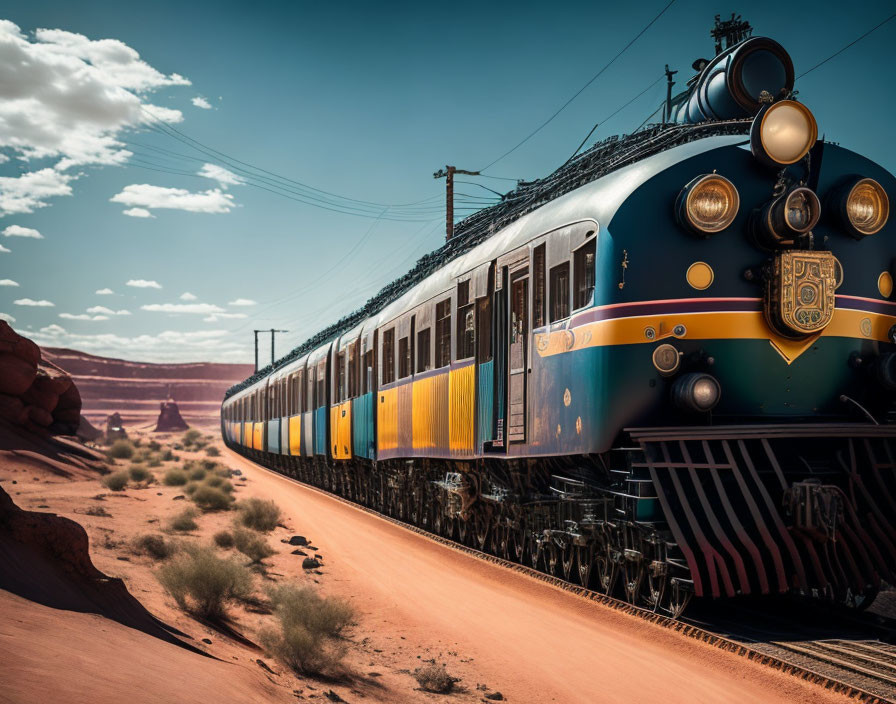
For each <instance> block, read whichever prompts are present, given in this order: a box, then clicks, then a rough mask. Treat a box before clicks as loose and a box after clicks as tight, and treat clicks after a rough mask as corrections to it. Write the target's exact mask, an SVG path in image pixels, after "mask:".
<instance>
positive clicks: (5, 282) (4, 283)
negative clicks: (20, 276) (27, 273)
mask: <svg viewBox="0 0 896 704" xmlns="http://www.w3.org/2000/svg"><path fill="white" fill-rule="evenodd" d="M18 285H19V284H18V283H17V282H15V281H13V280H12V279H0V286H18Z"/></svg>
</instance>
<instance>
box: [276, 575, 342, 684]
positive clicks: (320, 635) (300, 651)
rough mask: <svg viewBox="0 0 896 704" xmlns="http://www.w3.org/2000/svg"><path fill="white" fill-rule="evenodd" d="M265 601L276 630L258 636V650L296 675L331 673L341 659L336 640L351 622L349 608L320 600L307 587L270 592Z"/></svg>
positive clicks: (340, 649)
mask: <svg viewBox="0 0 896 704" xmlns="http://www.w3.org/2000/svg"><path fill="white" fill-rule="evenodd" d="M269 597H270V599H271V605H272V606H273V608H274V615H275V616H276V617H277V620H278V621H279V626H280V627H279V629H276V628H267V629H265V630H263V631H262V632H261V633H259V639H260V641H261V644H262V647H264V649H265V650H266V651H267V652H268V653H269V654H270V655H271V656H273V657H275V658H277V659H278V660H279V661H280V662H282V663H283V664H284V665H286V666H287V667H291V668H293V669H294V670H297V671H298V672H302V673H306V674H316V673H321V672H329V671H333V670H335V669H336V668H337V667H338V666H339V664H340V662H341V660H342V658H343V657H345V652H346V649H345V646H344V644H343V643H342V642H341V640H340V636H341V635H342V634H343V633H344V632H345V630H346V629H347V628H348V626H349V625H350V624H351V622H352V619H353V618H354V613H353V612H352V609H351V607H350V606H348V604H346V603H345V602H343V601H340V600H338V599H333V598H327V597H322V596H320V595H319V594H318V593H317V592H316V591H314V590H313V589H311V588H310V587H298V586H294V585H286V586H282V587H277V588H275V589H272V590H270V592H269Z"/></svg>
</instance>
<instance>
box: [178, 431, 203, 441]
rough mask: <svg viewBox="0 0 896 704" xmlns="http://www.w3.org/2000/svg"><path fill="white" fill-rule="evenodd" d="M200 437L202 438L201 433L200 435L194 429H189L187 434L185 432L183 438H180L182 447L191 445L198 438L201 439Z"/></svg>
mask: <svg viewBox="0 0 896 704" xmlns="http://www.w3.org/2000/svg"><path fill="white" fill-rule="evenodd" d="M201 437H202V433H200V432H199V431H198V430H196V428H190V429H189V430H188V431H187V432H185V433H184V434H183V436H182V437H181V441H182V442H183V444H184V445H192V444H193V443H195V442H196V441H197V440H199V438H201Z"/></svg>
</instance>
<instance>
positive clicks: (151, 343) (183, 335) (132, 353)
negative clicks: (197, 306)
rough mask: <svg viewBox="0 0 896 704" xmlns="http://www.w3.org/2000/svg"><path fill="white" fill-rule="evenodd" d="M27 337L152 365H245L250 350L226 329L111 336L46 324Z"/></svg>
mask: <svg viewBox="0 0 896 704" xmlns="http://www.w3.org/2000/svg"><path fill="white" fill-rule="evenodd" d="M30 337H31V338H32V339H33V340H34V341H35V342H36V343H37V344H39V345H46V346H48V347H71V348H74V349H78V350H84V351H85V352H91V353H93V354H101V355H109V356H113V357H121V358H125V359H137V360H141V361H154V362H190V361H209V362H246V361H250V354H251V350H250V349H249V346H248V345H247V344H246V340H245V336H240V337H235V336H233V335H231V334H230V333H228V332H227V331H226V330H199V331H187V332H181V331H174V330H166V331H164V332H161V333H158V334H155V335H149V334H143V335H135V336H133V337H126V336H121V335H116V334H114V333H97V334H78V333H70V332H68V331H67V330H65V329H64V328H63V327H61V326H60V325H48V326H46V327H44V328H41V329H40V331H38V332H34V333H32V334H31V335H30Z"/></svg>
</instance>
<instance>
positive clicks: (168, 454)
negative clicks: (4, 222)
mask: <svg viewBox="0 0 896 704" xmlns="http://www.w3.org/2000/svg"><path fill="white" fill-rule="evenodd" d="M176 461H177V455H175V454H174V453H173V452H172V451H171V448H170V447H169V448H168V449H166V450H165V451H164V452H163V453H162V462H176Z"/></svg>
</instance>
